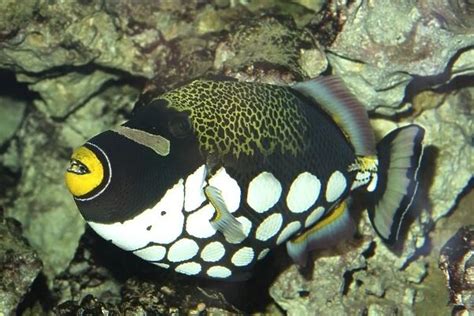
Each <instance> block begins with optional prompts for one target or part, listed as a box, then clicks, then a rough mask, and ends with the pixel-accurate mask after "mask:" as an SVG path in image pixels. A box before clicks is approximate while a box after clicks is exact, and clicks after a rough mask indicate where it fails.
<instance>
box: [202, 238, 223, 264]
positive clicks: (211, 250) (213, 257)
mask: <svg viewBox="0 0 474 316" xmlns="http://www.w3.org/2000/svg"><path fill="white" fill-rule="evenodd" d="M224 255H225V248H224V245H223V244H222V243H220V242H218V241H213V242H211V243H209V244H207V245H206V247H204V248H203V249H202V251H201V258H202V260H204V261H207V262H216V261H219V260H220V259H221V258H222V257H224Z"/></svg>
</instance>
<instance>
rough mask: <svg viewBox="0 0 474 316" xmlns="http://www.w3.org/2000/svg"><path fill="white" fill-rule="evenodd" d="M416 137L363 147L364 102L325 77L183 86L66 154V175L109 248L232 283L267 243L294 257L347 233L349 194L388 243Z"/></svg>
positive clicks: (415, 133)
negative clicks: (362, 198)
mask: <svg viewBox="0 0 474 316" xmlns="http://www.w3.org/2000/svg"><path fill="white" fill-rule="evenodd" d="M422 138H423V129H422V128H420V127H418V126H415V125H410V126H408V127H405V128H401V129H398V130H396V131H395V132H393V133H391V134H390V135H389V136H387V138H386V139H387V140H386V141H385V142H384V141H382V142H381V143H380V144H379V145H378V148H376V146H375V141H374V137H373V133H372V130H371V129H370V125H369V123H368V118H367V114H366V112H365V110H364V109H363V107H362V106H361V105H360V104H359V103H358V102H357V100H356V99H355V98H354V97H353V96H352V95H351V94H350V92H349V91H348V90H347V89H345V88H344V87H343V85H342V84H341V83H340V81H339V80H337V79H336V78H334V77H326V78H320V79H316V80H312V81H308V82H303V83H298V84H295V85H293V86H276V85H266V84H257V83H246V82H238V81H225V80H220V81H214V80H196V81H193V82H192V83H190V84H188V85H185V86H183V87H180V88H178V89H175V90H172V91H170V92H167V93H165V94H163V95H160V96H156V97H152V98H151V99H150V100H149V102H148V103H147V104H146V105H144V106H142V107H140V108H138V109H137V110H136V111H134V113H133V115H132V117H131V119H130V120H129V121H127V122H125V123H124V124H122V125H121V126H118V127H115V128H113V129H111V130H109V131H105V132H103V133H101V134H99V135H97V136H95V137H93V138H92V139H90V140H89V141H88V142H87V143H86V144H84V145H83V146H82V147H79V149H77V150H75V152H74V153H73V155H72V158H71V163H70V166H69V168H68V171H67V172H66V183H67V185H68V188H69V190H70V191H71V193H72V194H73V196H74V199H75V201H76V204H77V206H78V208H79V210H80V212H81V213H82V215H83V217H84V218H85V220H86V221H87V222H88V224H89V225H90V226H91V227H92V228H93V229H94V230H95V231H96V232H97V233H98V234H99V235H101V236H102V237H103V238H105V239H107V240H110V241H111V242H112V243H114V244H115V245H117V246H119V247H121V248H123V249H124V250H126V251H131V252H133V253H134V254H135V255H137V256H139V257H141V258H143V259H144V260H147V261H149V262H151V263H153V264H155V265H157V266H160V267H164V268H170V269H173V270H175V271H177V272H180V273H184V274H188V275H198V276H204V277H210V278H221V279H229V280H230V279H235V280H238V279H244V278H248V277H249V275H250V271H251V269H252V266H253V265H254V264H255V263H256V262H258V261H259V260H261V259H263V258H264V257H265V256H266V255H267V254H268V252H269V251H270V250H271V249H272V248H274V247H276V246H278V245H280V244H283V243H286V246H287V250H288V253H289V255H290V256H291V257H292V258H293V260H294V261H295V262H297V263H299V264H302V265H304V264H305V261H306V254H307V253H308V252H309V251H311V250H313V249H315V248H318V247H320V246H321V245H326V244H329V243H330V242H333V241H336V240H338V239H340V238H341V236H343V235H344V233H346V234H347V233H351V232H353V225H352V222H351V218H350V216H349V211H348V210H349V208H348V200H349V195H350V193H351V192H352V191H353V190H356V189H360V190H365V192H366V193H367V197H368V199H369V200H370V201H371V208H369V214H370V215H371V216H370V217H371V219H372V222H373V223H374V226H375V228H376V231H377V232H378V233H379V235H380V236H381V237H382V238H383V239H384V240H385V241H387V242H393V240H394V239H396V238H397V237H398V231H399V226H400V222H401V219H402V218H403V216H404V214H405V213H406V211H407V209H408V208H409V206H410V205H411V202H412V200H413V196H414V194H415V192H416V188H417V170H418V166H419V161H420V157H421V154H422V146H421V141H422ZM393 149H395V152H396V154H393ZM380 157H383V161H379V160H380ZM381 167H383V169H381ZM400 170H402V171H400ZM388 179H393V180H392V182H390V181H388ZM394 181H395V183H396V184H395V185H392V184H390V183H394ZM395 186H396V187H395ZM392 188H393V189H392ZM400 192H401V193H400Z"/></svg>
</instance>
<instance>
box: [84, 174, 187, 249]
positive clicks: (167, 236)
mask: <svg viewBox="0 0 474 316" xmlns="http://www.w3.org/2000/svg"><path fill="white" fill-rule="evenodd" d="M183 182H184V181H183V179H180V180H179V181H178V183H177V184H175V185H174V186H173V187H172V188H171V189H169V190H168V191H166V193H165V195H164V196H163V198H162V199H161V200H160V201H159V202H158V203H157V204H156V205H155V206H153V207H152V208H150V209H147V210H145V211H143V212H142V213H140V214H138V215H137V216H135V217H134V218H132V219H130V220H127V221H125V222H123V223H113V224H100V223H94V222H88V223H89V225H90V226H91V227H92V228H93V229H94V230H95V231H96V232H97V233H98V234H99V235H100V236H101V237H102V238H104V239H106V240H111V241H112V242H113V243H114V244H115V245H117V246H118V247H120V248H122V249H125V250H129V251H130V250H135V249H138V248H142V247H144V246H146V245H148V244H149V243H150V242H153V243H157V244H169V243H171V242H173V241H175V240H176V238H178V237H179V235H181V233H182V232H183V226H184V214H183V204H184V184H183Z"/></svg>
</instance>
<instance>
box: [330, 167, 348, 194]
mask: <svg viewBox="0 0 474 316" xmlns="http://www.w3.org/2000/svg"><path fill="white" fill-rule="evenodd" d="M346 187H347V181H346V177H344V175H343V174H342V172H340V171H338V170H336V171H334V172H333V173H332V175H331V176H330V177H329V180H328V184H327V186H326V201H328V202H334V201H336V200H337V199H338V198H339V197H340V196H341V194H342V193H343V192H344V191H345V190H346Z"/></svg>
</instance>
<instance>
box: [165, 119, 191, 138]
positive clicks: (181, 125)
mask: <svg viewBox="0 0 474 316" xmlns="http://www.w3.org/2000/svg"><path fill="white" fill-rule="evenodd" d="M168 127H169V130H170V132H171V134H173V136H175V137H176V138H184V137H186V136H188V135H190V134H191V131H192V126H191V121H190V120H189V117H188V116H187V115H184V114H183V115H176V116H174V117H173V118H170V120H169V121H168Z"/></svg>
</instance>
